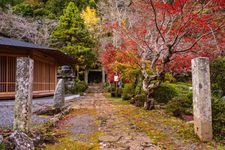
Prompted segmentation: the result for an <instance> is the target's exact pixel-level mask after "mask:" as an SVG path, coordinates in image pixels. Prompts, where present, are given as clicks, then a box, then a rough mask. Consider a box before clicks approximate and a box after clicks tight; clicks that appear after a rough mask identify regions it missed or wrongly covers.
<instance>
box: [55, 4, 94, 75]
mask: <svg viewBox="0 0 225 150" xmlns="http://www.w3.org/2000/svg"><path fill="white" fill-rule="evenodd" d="M53 39H54V40H53V46H54V47H57V48H59V49H61V50H62V51H63V52H65V53H67V54H69V55H71V56H73V57H74V58H75V59H76V63H77V66H76V68H77V70H78V72H79V70H80V69H82V70H84V69H87V68H90V67H92V65H93V64H94V63H95V61H96V57H95V53H94V52H93V51H92V49H91V47H94V46H95V45H94V44H95V42H94V41H93V39H92V38H91V36H90V35H89V32H88V31H87V29H86V28H85V25H84V20H83V19H82V18H81V16H80V11H79V9H78V8H77V6H76V5H75V3H74V2H70V3H69V4H68V6H67V7H66V8H65V9H64V11H63V15H62V16H61V17H60V21H59V26H58V27H57V28H56V29H55V31H54V32H53Z"/></svg>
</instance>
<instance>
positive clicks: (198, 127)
mask: <svg viewBox="0 0 225 150" xmlns="http://www.w3.org/2000/svg"><path fill="white" fill-rule="evenodd" d="M192 86H193V111H194V128H195V133H196V134H197V135H198V137H199V138H200V140H201V141H210V140H212V138H213V132H212V108H211V107H212V106H211V89H210V72H209V59H208V58H204V57H199V58H195V59H193V60H192Z"/></svg>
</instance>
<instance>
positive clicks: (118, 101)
mask: <svg viewBox="0 0 225 150" xmlns="http://www.w3.org/2000/svg"><path fill="white" fill-rule="evenodd" d="M103 95H104V96H105V97H106V98H107V99H108V100H110V101H111V102H112V103H113V104H115V105H128V104H130V103H129V101H123V100H122V98H121V97H111V95H110V93H104V94H103Z"/></svg>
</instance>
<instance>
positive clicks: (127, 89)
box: [122, 83, 135, 100]
mask: <svg viewBox="0 0 225 150" xmlns="http://www.w3.org/2000/svg"><path fill="white" fill-rule="evenodd" d="M134 95H135V94H134V85H133V84H132V83H127V84H125V85H124V87H123V89H122V99H123V100H130V99H131V98H132V97H133V96H134Z"/></svg>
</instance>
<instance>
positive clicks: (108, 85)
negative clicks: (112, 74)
mask: <svg viewBox="0 0 225 150" xmlns="http://www.w3.org/2000/svg"><path fill="white" fill-rule="evenodd" d="M104 90H105V91H106V92H110V91H111V84H110V83H108V82H106V83H104Z"/></svg>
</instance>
